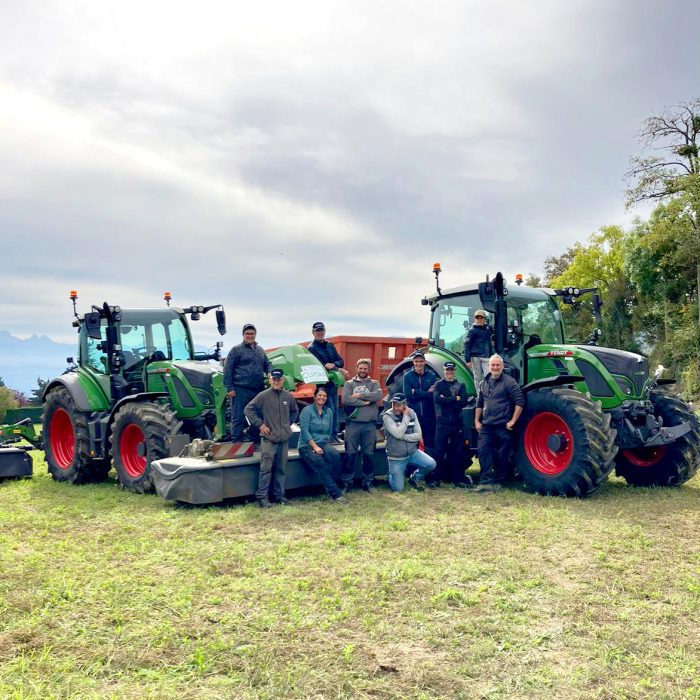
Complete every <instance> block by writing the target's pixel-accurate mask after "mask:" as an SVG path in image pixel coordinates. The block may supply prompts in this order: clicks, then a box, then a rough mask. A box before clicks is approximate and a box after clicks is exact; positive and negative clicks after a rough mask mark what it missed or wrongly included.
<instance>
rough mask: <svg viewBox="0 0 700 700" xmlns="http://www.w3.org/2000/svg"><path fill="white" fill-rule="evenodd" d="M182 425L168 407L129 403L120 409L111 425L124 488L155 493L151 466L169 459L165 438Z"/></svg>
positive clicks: (120, 481)
mask: <svg viewBox="0 0 700 700" xmlns="http://www.w3.org/2000/svg"><path fill="white" fill-rule="evenodd" d="M181 427H182V422H181V421H179V420H178V419H177V418H176V416H175V413H174V412H173V411H172V410H170V409H169V408H168V407H167V406H163V405H162V404H158V403H130V404H127V405H126V406H124V407H123V408H120V409H119V411H118V412H117V415H116V416H115V418H114V423H113V424H112V432H111V436H110V442H111V444H112V458H113V461H114V468H115V469H116V470H117V477H118V479H119V484H120V485H121V486H122V488H124V489H126V490H127V491H132V492H133V493H153V491H154V486H153V474H152V472H151V464H152V463H153V462H154V461H155V460H157V459H161V458H163V457H167V455H168V450H167V445H166V438H167V437H168V436H169V435H175V434H176V433H178V432H180V428H181Z"/></svg>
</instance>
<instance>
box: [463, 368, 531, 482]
mask: <svg viewBox="0 0 700 700" xmlns="http://www.w3.org/2000/svg"><path fill="white" fill-rule="evenodd" d="M524 406H525V397H524V396H523V391H522V389H521V388H520V386H519V385H518V382H516V381H515V379H513V377H511V376H509V375H507V374H505V373H504V372H503V358H502V357H501V356H500V355H492V356H491V358H490V359H489V373H488V374H487V375H486V376H485V377H484V381H483V382H482V383H481V392H480V393H479V398H478V399H477V401H476V415H475V416H474V427H475V428H476V429H477V430H478V431H479V444H478V453H479V464H480V465H481V478H480V480H479V486H478V487H477V488H476V489H474V491H476V492H477V493H491V492H493V491H496V490H498V489H500V488H501V485H502V484H503V482H504V481H505V480H506V473H507V468H508V460H509V459H510V452H511V448H512V443H511V435H512V431H513V428H514V427H515V424H516V423H517V421H518V418H520V414H521V413H522V412H523V407H524Z"/></svg>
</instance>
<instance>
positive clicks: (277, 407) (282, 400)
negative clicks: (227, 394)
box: [244, 387, 299, 442]
mask: <svg viewBox="0 0 700 700" xmlns="http://www.w3.org/2000/svg"><path fill="white" fill-rule="evenodd" d="M244 413H245V417H246V418H247V419H248V420H249V421H250V424H251V425H252V426H255V427H256V428H259V427H260V426H261V425H262V424H263V423H265V425H266V426H267V427H268V428H270V430H271V431H272V432H271V433H270V435H269V436H268V437H266V438H264V439H265V440H269V441H270V442H284V441H285V440H288V439H289V436H290V435H291V434H292V429H291V427H290V426H291V425H292V423H294V422H295V421H296V419H297V418H298V416H299V409H298V408H297V402H296V401H295V400H294V397H293V396H292V395H291V394H290V393H289V392H288V391H287V390H286V389H273V388H272V387H270V388H269V389H265V391H261V392H260V393H259V394H258V395H257V396H256V397H255V398H254V399H253V400H252V401H251V402H250V403H249V404H248V405H247V406H246V407H245V411H244Z"/></svg>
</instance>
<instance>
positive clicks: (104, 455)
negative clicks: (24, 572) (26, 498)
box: [42, 292, 342, 493]
mask: <svg viewBox="0 0 700 700" xmlns="http://www.w3.org/2000/svg"><path fill="white" fill-rule="evenodd" d="M165 298H166V301H167V303H168V306H167V307H163V308H159V309H122V308H120V307H119V306H110V305H109V304H107V303H106V302H105V303H104V304H103V305H102V306H93V307H92V308H91V310H90V312H89V313H86V314H82V315H81V314H78V312H77V310H76V301H77V294H76V293H75V292H72V293H71V299H72V301H73V312H74V316H75V320H74V321H73V325H74V327H76V328H77V329H78V337H79V349H78V350H79V351H78V361H77V363H75V362H74V360H73V358H68V361H69V363H70V367H69V368H68V369H67V370H66V371H65V372H64V373H63V374H62V375H61V376H59V377H57V378H56V379H54V380H53V381H51V382H49V384H48V385H47V386H46V388H45V390H44V395H43V405H44V414H43V433H42V437H43V445H44V449H45V453H46V462H47V465H48V469H49V472H50V474H51V475H52V476H53V478H54V479H55V480H57V481H68V482H71V483H74V484H82V483H87V482H91V481H100V480H103V479H105V478H106V476H107V474H108V473H109V471H110V469H111V467H112V465H113V466H114V468H115V470H116V472H117V478H118V480H119V483H120V484H121V486H122V487H123V488H125V489H127V490H129V491H133V492H136V493H150V492H152V491H153V490H154V483H153V473H152V470H151V465H152V463H153V462H154V461H156V460H159V459H162V458H164V457H170V456H173V455H178V454H180V453H181V452H185V451H186V448H187V446H188V445H189V444H190V443H191V442H192V441H194V440H200V441H201V440H204V441H207V442H208V441H212V442H214V443H221V444H220V445H219V448H220V449H221V451H222V453H227V452H228V451H230V450H232V451H234V452H237V453H239V454H240V455H241V456H250V455H251V454H252V451H253V446H252V444H251V443H243V444H238V445H231V444H230V443H225V442H224V441H225V440H226V437H227V432H228V430H227V421H226V409H227V405H228V402H227V397H226V388H225V387H224V383H223V367H222V365H221V347H222V343H221V342H217V343H216V345H215V347H214V348H213V350H212V351H211V352H195V350H194V344H193V342H192V335H191V332H190V328H189V324H188V319H187V317H188V316H189V318H190V320H192V321H197V320H199V319H200V318H201V316H202V315H204V314H206V313H208V312H209V311H211V310H213V309H216V321H217V327H218V330H219V333H220V334H221V335H224V334H225V333H226V316H225V312H224V309H223V307H222V306H221V305H219V304H216V305H213V306H190V307H188V308H184V309H183V308H177V307H171V306H170V296H169V293H166V297H165ZM268 356H269V358H270V362H271V363H272V364H273V365H274V366H278V367H282V368H283V369H284V370H285V373H286V377H285V382H286V383H285V387H286V388H287V389H289V390H290V391H292V392H295V391H297V390H299V389H301V395H300V400H302V401H303V400H304V399H306V400H308V398H307V397H306V394H309V395H310V396H312V395H313V386H311V391H308V389H309V386H310V385H316V384H325V383H326V382H328V381H329V380H330V381H338V382H342V377H339V378H338V377H335V376H329V373H327V372H326V370H325V369H324V368H323V366H322V365H321V364H320V363H319V362H318V360H317V359H316V358H315V357H314V356H313V355H311V353H309V351H308V350H306V348H303V347H300V346H290V347H286V348H279V349H276V350H274V351H271V352H269V353H268ZM210 361H213V362H210ZM335 374H336V373H330V375H335ZM304 390H306V391H304Z"/></svg>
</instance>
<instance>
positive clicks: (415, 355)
mask: <svg viewBox="0 0 700 700" xmlns="http://www.w3.org/2000/svg"><path fill="white" fill-rule="evenodd" d="M417 357H418V358H420V359H421V360H425V355H424V354H423V351H422V350H419V351H418V352H415V353H413V359H414V360H415V359H416V358H417Z"/></svg>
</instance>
